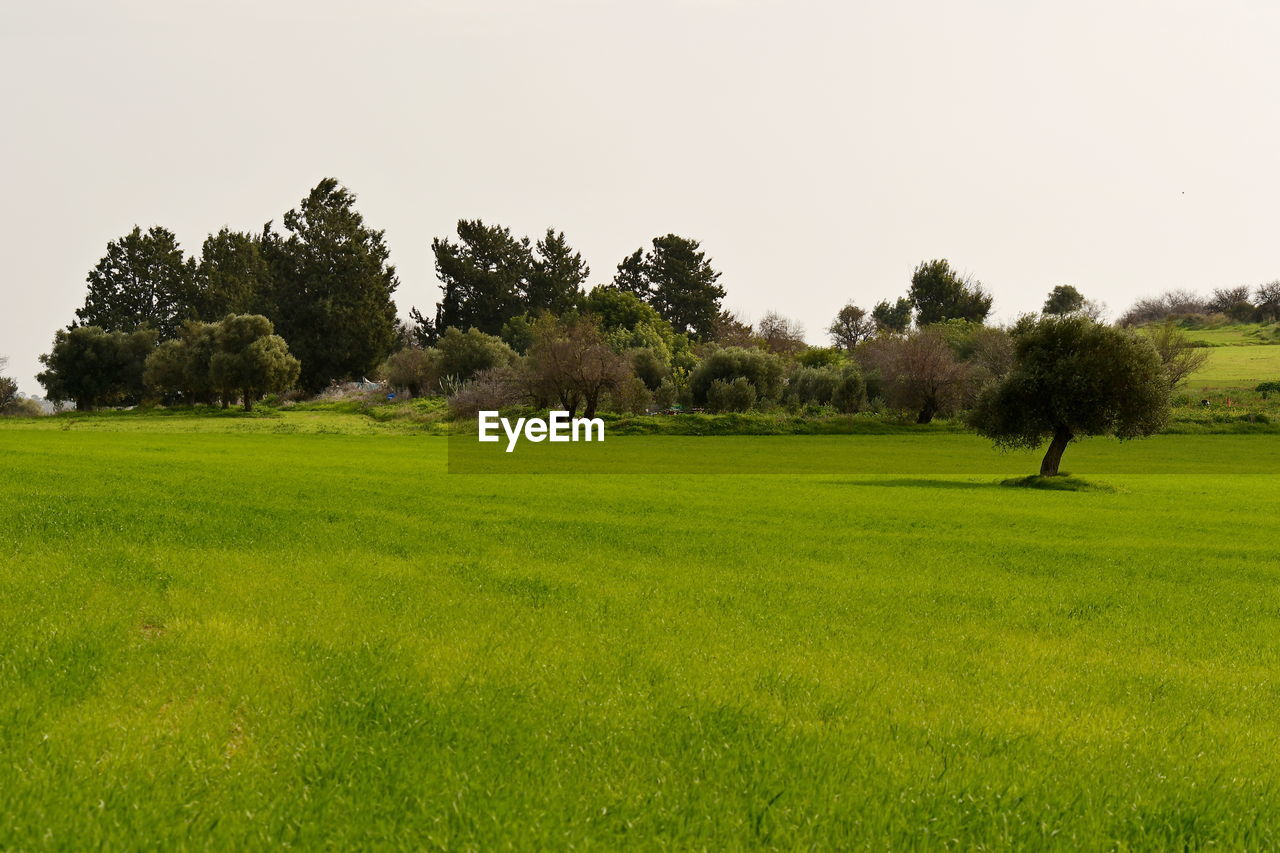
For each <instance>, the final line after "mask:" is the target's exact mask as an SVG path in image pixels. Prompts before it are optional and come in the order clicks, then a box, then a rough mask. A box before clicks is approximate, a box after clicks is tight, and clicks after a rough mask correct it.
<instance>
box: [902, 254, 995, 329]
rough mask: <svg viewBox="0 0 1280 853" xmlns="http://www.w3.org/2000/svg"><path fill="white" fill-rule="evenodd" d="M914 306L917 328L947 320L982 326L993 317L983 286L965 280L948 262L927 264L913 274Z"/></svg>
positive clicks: (911, 293) (920, 266)
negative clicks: (967, 321)
mask: <svg viewBox="0 0 1280 853" xmlns="http://www.w3.org/2000/svg"><path fill="white" fill-rule="evenodd" d="M909 295H910V298H911V304H912V305H913V306H914V307H915V312H916V325H919V326H927V325H929V324H931V323H941V322H942V321H944V320H971V321H973V322H976V323H981V322H982V321H983V320H985V319H987V315H988V314H990V313H991V302H992V299H991V296H990V294H988V293H987V292H986V291H985V290H984V289H983V287H982V284H981V283H980V282H978V281H975V280H973V279H972V278H971V277H969V276H962V275H960V274H959V273H957V272H956V271H955V270H953V269H952V268H951V264H950V263H949V262H948V261H946V260H933V261H925V262H924V263H922V264H920V265H919V266H918V267H916V269H915V272H913V273H912V274H911V290H910V294H909Z"/></svg>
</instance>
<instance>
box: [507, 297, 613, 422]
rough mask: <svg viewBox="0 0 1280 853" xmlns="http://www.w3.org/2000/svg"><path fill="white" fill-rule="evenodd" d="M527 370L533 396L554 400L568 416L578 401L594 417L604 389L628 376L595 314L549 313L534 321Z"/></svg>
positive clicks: (574, 410) (575, 412) (589, 416)
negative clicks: (568, 315) (569, 315)
mask: <svg viewBox="0 0 1280 853" xmlns="http://www.w3.org/2000/svg"><path fill="white" fill-rule="evenodd" d="M527 371H528V378H529V384H530V389H531V390H532V391H533V393H534V394H535V396H538V397H541V398H543V399H552V400H556V401H558V402H559V403H560V405H561V406H563V407H564V408H565V410H567V411H568V412H569V415H570V417H573V416H575V415H576V414H577V412H578V407H579V406H581V407H582V413H583V415H584V416H586V417H588V418H591V417H595V414H596V409H597V407H598V406H599V405H600V400H601V398H602V396H603V395H604V393H605V392H607V391H615V390H617V389H618V388H619V387H620V386H621V384H622V382H623V381H624V380H626V379H628V378H630V377H631V376H632V375H633V374H632V372H631V366H630V364H629V363H628V361H627V359H626V358H624V357H623V356H621V355H619V354H618V353H616V352H614V351H613V350H612V349H611V348H610V347H609V346H608V344H606V343H605V341H604V337H603V336H602V335H601V333H600V328H599V325H598V324H597V323H596V322H595V320H594V318H581V317H573V318H563V319H556V318H554V317H551V316H550V315H546V316H544V317H543V318H542V319H540V320H539V321H538V322H537V323H536V324H535V326H534V332H533V346H531V347H530V348H529V358H528V362H527Z"/></svg>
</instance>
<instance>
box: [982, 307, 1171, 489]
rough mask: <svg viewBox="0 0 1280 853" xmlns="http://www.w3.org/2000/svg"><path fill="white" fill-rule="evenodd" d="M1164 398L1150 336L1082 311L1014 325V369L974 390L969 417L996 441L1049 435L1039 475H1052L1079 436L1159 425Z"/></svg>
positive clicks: (1027, 441) (1021, 443) (1020, 443)
mask: <svg viewBox="0 0 1280 853" xmlns="http://www.w3.org/2000/svg"><path fill="white" fill-rule="evenodd" d="M1169 397H1170V391H1169V382H1168V378H1167V375H1166V373H1165V371H1164V368H1163V367H1162V366H1161V364H1160V357H1159V355H1158V354H1157V353H1156V350H1155V347H1154V346H1153V345H1152V344H1151V341H1150V340H1149V339H1147V338H1145V337H1143V336H1141V335H1138V334H1135V333H1133V332H1131V331H1127V330H1124V329H1118V328H1114V327H1110V326H1103V325H1100V324H1098V323H1095V322H1094V321H1092V320H1090V319H1089V318H1087V317H1079V316H1070V317H1045V318H1043V319H1041V320H1039V321H1037V322H1035V323H1030V324H1027V325H1026V326H1024V327H1022V328H1021V329H1020V330H1019V332H1018V334H1017V336H1016V345H1015V353H1014V366H1013V369H1012V370H1011V371H1010V372H1009V374H1008V375H1007V376H1005V378H1004V379H1003V380H1002V381H1001V382H999V383H998V384H996V385H993V386H992V387H990V388H989V389H987V391H985V392H984V393H983V394H982V395H981V396H980V397H979V399H978V402H977V404H976V406H975V407H974V409H973V411H972V412H971V414H970V418H969V423H970V425H971V426H972V427H973V428H974V429H975V430H977V431H978V433H980V434H981V435H984V436H986V437H987V438H990V439H991V440H992V441H994V442H995V444H996V446H997V447H1006V448H1011V447H1025V448H1035V447H1039V446H1040V444H1041V443H1043V441H1044V440H1045V439H1046V438H1048V439H1049V440H1050V442H1049V448H1048V450H1047V451H1046V452H1045V455H1044V459H1043V461H1042V462H1041V463H1040V475H1041V476H1042V477H1052V476H1056V475H1057V474H1058V468H1059V465H1060V463H1061V461H1062V453H1063V451H1064V450H1066V447H1067V445H1068V444H1069V443H1070V442H1072V441H1075V440H1077V439H1079V438H1081V437H1083V436H1088V435H1114V436H1116V437H1117V438H1121V439H1130V438H1140V437H1143V436H1148V435H1151V434H1153V433H1155V432H1157V431H1158V430H1159V429H1161V428H1162V427H1163V426H1164V424H1165V422H1166V421H1167V420H1168V418H1169V407H1170V401H1169Z"/></svg>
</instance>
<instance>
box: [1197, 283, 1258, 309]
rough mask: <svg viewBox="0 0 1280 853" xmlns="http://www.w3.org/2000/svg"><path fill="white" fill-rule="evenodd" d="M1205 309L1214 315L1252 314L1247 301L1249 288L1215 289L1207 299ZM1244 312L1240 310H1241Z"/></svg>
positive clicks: (1249, 303) (1246, 286) (1250, 304)
mask: <svg viewBox="0 0 1280 853" xmlns="http://www.w3.org/2000/svg"><path fill="white" fill-rule="evenodd" d="M1205 307H1206V308H1207V309H1209V310H1210V311H1212V312H1213V313H1215V314H1240V315H1244V314H1248V315H1252V314H1253V310H1254V308H1253V303H1251V302H1250V301H1249V286H1248V285H1241V286H1240V287H1217V288H1214V291H1213V295H1212V296H1210V297H1209V302H1208V304H1206V305H1205ZM1242 307H1243V308H1244V309H1245V310H1243V311H1242V310H1241V308H1242Z"/></svg>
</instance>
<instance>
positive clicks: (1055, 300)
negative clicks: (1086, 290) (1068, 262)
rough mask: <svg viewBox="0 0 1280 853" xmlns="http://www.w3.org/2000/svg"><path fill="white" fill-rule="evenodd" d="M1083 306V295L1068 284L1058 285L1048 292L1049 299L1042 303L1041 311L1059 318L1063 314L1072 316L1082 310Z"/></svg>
mask: <svg viewBox="0 0 1280 853" xmlns="http://www.w3.org/2000/svg"><path fill="white" fill-rule="evenodd" d="M1084 304H1085V299H1084V294H1083V293H1081V292H1080V291H1078V290H1076V289H1075V287H1073V286H1072V285H1070V284H1060V285H1058V286H1057V287H1055V288H1054V289H1053V290H1051V291H1049V298H1048V299H1046V300H1045V301H1044V308H1043V309H1041V310H1042V311H1043V312H1044V313H1045V314H1052V315H1053V316H1055V317H1061V316H1063V315H1064V314H1074V313H1075V312H1077V311H1079V310H1081V309H1083V308H1084Z"/></svg>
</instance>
